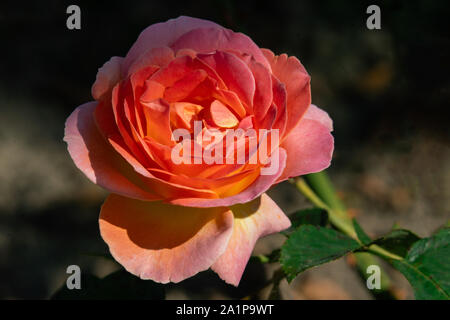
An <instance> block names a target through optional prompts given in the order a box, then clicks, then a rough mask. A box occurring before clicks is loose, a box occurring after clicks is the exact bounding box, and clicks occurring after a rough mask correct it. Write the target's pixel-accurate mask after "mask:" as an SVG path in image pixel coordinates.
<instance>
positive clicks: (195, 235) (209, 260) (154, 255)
mask: <svg viewBox="0 0 450 320" xmlns="http://www.w3.org/2000/svg"><path fill="white" fill-rule="evenodd" d="M232 229H233V214H232V213H231V211H230V210H229V209H227V208H211V209H193V208H185V207H178V206H173V205H168V204H163V203H161V202H144V201H138V200H132V199H129V198H124V197H121V196H118V195H114V194H112V195H110V196H109V197H108V198H107V199H106V201H105V203H104V205H103V207H102V210H101V213H100V232H101V235H102V237H103V239H104V240H105V242H106V243H107V244H108V246H109V249H110V251H111V254H112V255H113V257H114V258H115V259H116V260H117V261H118V262H119V263H120V264H122V265H123V266H124V267H125V269H127V270H128V271H129V272H131V273H132V274H134V275H137V276H139V277H140V278H142V279H152V280H154V281H156V282H161V283H167V282H179V281H182V280H184V279H186V278H189V277H192V276H193V275H195V274H196V273H198V272H200V271H203V270H206V269H208V268H209V267H210V266H211V265H212V264H213V263H214V262H215V261H216V260H217V258H218V257H219V256H220V255H222V254H223V252H224V251H225V249H226V247H227V244H228V241H229V239H230V236H231V233H232Z"/></svg>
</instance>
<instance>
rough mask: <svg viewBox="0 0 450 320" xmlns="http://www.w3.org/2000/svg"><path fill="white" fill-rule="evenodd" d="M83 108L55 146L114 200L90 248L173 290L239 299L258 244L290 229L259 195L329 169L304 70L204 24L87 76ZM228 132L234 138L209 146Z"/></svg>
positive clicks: (166, 35) (189, 23)
mask: <svg viewBox="0 0 450 320" xmlns="http://www.w3.org/2000/svg"><path fill="white" fill-rule="evenodd" d="M92 95H93V97H94V99H95V101H93V102H88V103H86V104H83V105H81V106H79V107H78V108H77V109H76V110H75V111H74V112H73V113H72V114H71V115H70V116H69V118H68V119H67V122H66V129H65V138H64V139H65V141H66V142H67V144H68V150H69V153H70V155H71V157H72V159H73V161H74V162H75V164H76V166H77V167H78V168H79V169H80V170H81V171H82V172H83V173H84V174H85V175H86V176H87V177H88V178H89V179H90V180H92V181H93V182H94V183H96V184H98V185H100V186H102V187H104V188H106V189H107V190H109V191H110V192H112V194H111V195H110V196H109V197H108V198H107V199H106V201H105V203H104V205H103V206H102V209H101V213H100V231H101V235H102V237H103V239H104V240H105V241H106V243H107V244H108V246H109V248H110V251H111V254H112V255H113V256H114V258H115V259H116V260H117V261H118V262H119V263H121V264H122V265H123V266H124V267H125V268H126V269H127V270H128V271H129V272H131V273H133V274H135V275H137V276H139V277H141V278H142V279H152V280H154V281H157V282H162V283H166V282H169V281H172V282H179V281H182V280H184V279H186V278H188V277H191V276H193V275H195V274H196V273H198V272H200V271H203V270H206V269H208V268H209V267H211V268H212V269H213V270H214V271H215V272H216V273H218V275H219V276H220V277H221V278H222V279H224V280H225V281H226V282H228V283H230V284H233V285H238V283H239V281H240V279H241V276H242V273H243V271H244V269H245V266H246V264H247V261H248V259H249V257H250V255H251V252H252V250H253V247H254V245H255V242H256V241H257V239H258V238H259V237H262V236H264V235H267V234H270V233H274V232H279V231H281V230H283V229H285V228H287V227H289V225H290V222H289V220H288V219H287V217H286V216H285V215H284V213H283V212H282V211H281V210H280V208H278V206H277V205H276V204H275V203H274V202H273V201H272V200H271V199H270V198H269V197H268V196H267V195H266V194H265V193H264V192H265V191H266V190H267V189H268V188H270V187H271V186H272V185H273V184H275V183H278V182H280V181H283V180H286V179H287V178H289V177H294V176H298V175H303V174H307V173H311V172H317V171H321V170H323V169H325V168H326V167H328V166H329V164H330V159H331V155H332V151H333V137H332V136H331V134H330V131H331V130H332V122H331V119H330V118H329V117H328V115H327V114H326V113H325V112H324V111H322V110H320V109H319V108H317V107H316V106H314V105H311V96H310V77H309V76H308V74H307V72H306V71H305V69H304V68H303V66H302V64H301V63H300V62H299V61H298V60H297V59H296V58H295V57H288V56H287V55H285V54H282V55H280V56H276V55H274V54H273V53H272V52H271V51H269V50H267V49H260V48H259V47H258V46H257V45H256V44H255V43H254V42H253V41H252V40H251V39H250V38H249V37H247V36H246V35H244V34H242V33H235V32H233V31H231V30H228V29H225V28H223V27H221V26H219V25H217V24H215V23H213V22H210V21H206V20H200V19H195V18H190V17H179V18H177V19H173V20H169V21H167V22H165V23H158V24H155V25H152V26H150V27H148V28H147V29H145V30H144V31H143V32H142V33H141V35H140V36H139V38H138V39H137V41H136V43H135V44H134V45H133V46H132V48H131V49H130V51H129V52H128V54H127V55H126V57H125V58H121V57H113V58H111V59H110V60H109V61H108V62H106V63H105V64H104V66H103V67H102V68H100V69H99V72H98V74H97V79H96V81H95V83H94V85H93V87H92ZM197 124H201V126H202V127H201V130H200V132H195V126H196V125H197ZM231 129H233V130H240V131H241V133H242V132H243V133H244V135H241V136H236V141H235V138H234V137H233V138H232V140H231V141H232V148H230V145H225V146H223V144H219V142H221V143H223V142H224V141H225V140H226V139H225V138H226V137H227V134H228V132H229V131H230V130H231ZM177 130H182V132H184V138H186V136H187V137H189V138H190V140H188V141H189V142H188V143H187V144H186V141H183V144H182V145H181V144H180V143H179V138H180V137H174V136H175V132H179V131H177ZM249 132H256V135H253V136H251V135H250V134H247V133H249ZM261 132H265V133H266V134H261ZM272 133H276V135H272ZM269 136H270V138H267V139H268V140H267V141H263V140H264V138H266V137H269ZM263 142H265V143H266V145H267V147H268V150H267V151H266V152H265V153H264V152H262V153H261V152H259V151H261V149H262V145H263ZM252 143H255V144H252ZM252 146H253V148H252ZM255 146H256V147H255ZM181 147H182V148H181ZM184 147H193V150H194V151H193V152H192V153H187V151H189V150H190V149H189V148H186V149H184ZM176 148H177V149H176ZM212 148H214V151H212ZM174 151H176V152H174ZM197 151H199V152H200V153H198V152H197ZM240 151H242V152H243V154H245V156H244V157H243V158H241V160H242V159H244V160H243V161H238V159H239V152H240ZM219 153H220V154H219ZM207 154H209V156H210V157H213V158H214V159H215V160H220V161H213V162H211V161H207V160H208V159H205V155H207ZM275 154H276V157H275V156H274V155H275ZM174 155H179V156H181V158H182V159H183V161H182V162H180V161H174ZM198 155H200V158H199V157H197V156H198ZM256 155H258V157H256ZM255 159H257V160H255ZM178 160H179V159H178ZM191 160H192V161H191ZM209 160H211V159H209ZM222 160H223V161H222ZM228 160H231V161H228ZM252 160H255V161H252ZM269 167H270V168H271V169H272V172H270V174H267V173H266V174H265V173H264V170H265V169H268V168H269Z"/></svg>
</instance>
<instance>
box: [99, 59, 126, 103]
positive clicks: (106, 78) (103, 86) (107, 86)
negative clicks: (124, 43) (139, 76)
mask: <svg viewBox="0 0 450 320" xmlns="http://www.w3.org/2000/svg"><path fill="white" fill-rule="evenodd" d="M122 61H123V58H121V57H112V58H111V59H109V61H107V62H105V64H104V65H103V66H102V67H101V68H100V69H98V73H97V78H96V79H95V82H94V84H93V85H92V89H91V93H92V97H93V98H94V99H95V100H100V99H101V98H102V97H103V96H106V98H108V96H109V97H110V96H111V91H112V88H113V87H114V86H115V85H116V84H117V83H118V82H119V81H120V78H121V74H120V68H121V66H122Z"/></svg>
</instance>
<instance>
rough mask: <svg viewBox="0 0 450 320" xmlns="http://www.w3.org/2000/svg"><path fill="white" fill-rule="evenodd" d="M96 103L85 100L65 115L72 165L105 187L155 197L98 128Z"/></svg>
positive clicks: (133, 194)
mask: <svg viewBox="0 0 450 320" xmlns="http://www.w3.org/2000/svg"><path fill="white" fill-rule="evenodd" d="M96 106H97V102H88V103H85V104H83V105H81V106H79V107H78V108H77V109H75V111H73V113H72V114H71V115H70V116H69V118H67V121H66V128H65V135H64V141H66V142H67V146H68V150H69V153H70V156H71V157H72V159H73V161H74V162H75V165H76V166H77V167H78V169H80V170H81V171H82V172H83V173H84V174H85V175H86V176H87V177H88V178H89V179H90V180H91V181H92V182H94V183H96V184H98V185H100V186H101V187H103V188H106V189H108V190H109V191H112V192H116V193H120V194H123V195H126V196H129V197H132V198H137V199H145V200H155V199H158V198H159V197H157V196H156V195H155V194H154V193H153V192H151V191H149V190H148V189H147V188H145V187H144V186H143V185H142V181H140V180H139V178H138V177H136V174H135V173H134V171H133V169H132V168H131V167H130V166H129V165H128V164H127V163H126V162H125V161H124V160H123V159H122V158H121V157H120V156H119V155H118V154H117V153H116V152H115V151H114V150H113V149H112V148H111V146H110V145H108V144H107V142H106V141H105V139H104V138H103V136H102V135H101V134H100V132H99V131H98V129H97V126H96V124H95V121H94V114H93V113H94V110H95V108H96Z"/></svg>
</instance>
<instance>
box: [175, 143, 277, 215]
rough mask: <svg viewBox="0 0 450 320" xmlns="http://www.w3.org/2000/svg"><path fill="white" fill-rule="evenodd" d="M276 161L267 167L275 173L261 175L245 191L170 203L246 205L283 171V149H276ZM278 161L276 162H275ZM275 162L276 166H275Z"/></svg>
mask: <svg viewBox="0 0 450 320" xmlns="http://www.w3.org/2000/svg"><path fill="white" fill-rule="evenodd" d="M278 151H279V153H278V159H276V158H273V159H272V161H271V162H270V164H269V166H270V167H272V166H273V168H274V169H276V171H275V172H274V173H273V174H265V175H263V174H261V175H260V176H258V178H256V180H255V181H254V182H253V183H252V184H251V185H250V186H249V187H248V188H246V189H245V190H243V191H241V192H239V193H237V194H235V195H233V196H228V197H225V198H219V199H202V198H179V199H174V200H171V201H170V203H172V204H177V205H182V206H188V207H200V208H209V207H218V206H231V205H234V204H237V203H246V202H248V201H251V200H253V199H255V198H257V197H259V196H260V195H261V194H262V193H263V192H265V191H266V190H267V189H269V188H270V187H271V186H272V185H273V184H274V183H276V181H277V180H278V178H279V177H280V176H281V174H282V173H283V171H284V168H285V166H286V151H285V150H284V149H283V148H278ZM277 160H278V161H277ZM275 162H277V164H278V165H277V164H275Z"/></svg>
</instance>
